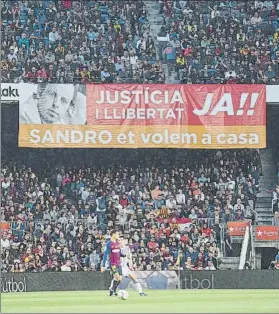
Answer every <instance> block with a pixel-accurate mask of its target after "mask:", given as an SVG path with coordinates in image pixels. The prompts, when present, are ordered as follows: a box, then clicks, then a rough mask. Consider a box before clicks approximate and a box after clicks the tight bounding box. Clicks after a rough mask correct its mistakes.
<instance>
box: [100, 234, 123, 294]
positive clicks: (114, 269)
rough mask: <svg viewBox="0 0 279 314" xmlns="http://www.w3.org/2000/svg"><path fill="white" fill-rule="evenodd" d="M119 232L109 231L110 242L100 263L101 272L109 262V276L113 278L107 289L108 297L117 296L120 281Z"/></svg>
mask: <svg viewBox="0 0 279 314" xmlns="http://www.w3.org/2000/svg"><path fill="white" fill-rule="evenodd" d="M118 239H119V232H118V231H116V230H111V232H110V241H108V242H107V244H106V248H105V251H104V258H103V261H102V267H101V272H102V273H103V272H104V271H105V270H106V262H107V261H109V265H110V270H111V274H112V276H113V278H112V281H111V285H110V287H109V295H110V296H113V295H117V293H116V290H117V287H118V286H119V284H120V282H121V280H122V268H121V260H120V254H121V253H120V243H119V241H118Z"/></svg>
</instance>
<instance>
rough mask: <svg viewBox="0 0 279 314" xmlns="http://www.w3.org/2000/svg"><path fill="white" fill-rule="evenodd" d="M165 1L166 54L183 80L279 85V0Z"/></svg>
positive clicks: (184, 81) (209, 82) (179, 77)
mask: <svg viewBox="0 0 279 314" xmlns="http://www.w3.org/2000/svg"><path fill="white" fill-rule="evenodd" d="M160 3H161V13H162V14H164V19H165V26H164V27H163V28H162V29H161V31H160V32H159V34H158V36H159V37H160V38H161V40H162V42H161V47H160V48H161V49H162V51H160V53H161V52H162V56H161V57H163V58H165V60H166V61H167V62H168V63H169V64H170V67H169V69H170V70H171V69H175V71H176V72H177V78H178V79H179V80H180V81H181V82H183V83H188V84H191V83H207V84H215V83H245V84H251V83H260V84H262V83H264V84H278V82H279V27H278V26H279V1H278V0H265V1H259V0H256V1H208V0H206V1H191V0H184V1H183V0H182V1H181V0H162V1H160ZM163 38H167V40H169V41H163Z"/></svg>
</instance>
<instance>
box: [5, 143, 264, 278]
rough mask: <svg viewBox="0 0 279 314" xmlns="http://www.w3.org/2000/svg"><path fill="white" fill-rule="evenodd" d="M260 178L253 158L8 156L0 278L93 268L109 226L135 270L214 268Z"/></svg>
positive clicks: (171, 153) (131, 153)
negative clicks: (130, 256) (118, 234)
mask: <svg viewBox="0 0 279 314" xmlns="http://www.w3.org/2000/svg"><path fill="white" fill-rule="evenodd" d="M104 157H105V158H104ZM11 160H13V161H11ZM62 161H63V164H62ZM30 165H32V168H31V167H30ZM84 165H86V167H85V166H84ZM108 165H109V167H108ZM260 175H261V163H260V156H259V153H258V151H256V150H245V149H244V150H237V151H232V150H230V151H226V150H224V151H211V150H210V151H200V150H179V149H177V150H167V149H164V150H158V149H157V150H156V149H154V150H115V149H110V150H102V149H101V150H98V149H95V150H70V151H69V150H65V149H64V150H63V149H61V150H55V153H54V151H53V150H51V149H50V150H47V151H46V150H39V149H38V150H35V151H34V150H27V149H19V151H18V152H17V153H16V154H13V155H11V154H10V153H8V151H7V152H6V153H5V159H4V160H3V163H2V170H1V194H2V205H1V206H2V207H1V217H0V218H1V226H2V228H4V227H5V226H6V227H7V230H6V231H3V232H2V237H1V257H2V264H1V270H2V271H3V272H41V271H78V270H81V271H94V270H98V269H99V268H100V261H101V260H102V252H103V248H104V245H105V243H106V241H107V239H108V237H109V231H110V230H111V229H112V228H117V229H118V230H119V231H121V233H123V234H124V235H125V237H126V238H127V240H128V243H129V246H130V248H131V250H132V253H133V265H134V269H136V270H165V269H168V270H171V269H177V268H181V269H198V270H200V269H205V270H214V269H218V267H219V266H218V259H219V258H220V248H221V246H220V245H221V239H223V238H224V239H223V240H224V242H225V246H226V251H227V255H229V254H230V252H231V251H232V245H231V241H230V237H229V236H228V235H227V234H226V235H224V234H223V233H222V232H223V231H225V224H226V222H228V221H235V220H243V219H251V220H253V211H252V208H251V207H250V206H251V204H253V201H255V199H256V191H257V188H258V184H259V177H260ZM251 201H252V203H251ZM252 206H253V205H252Z"/></svg>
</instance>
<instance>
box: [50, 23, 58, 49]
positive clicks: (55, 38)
mask: <svg viewBox="0 0 279 314" xmlns="http://www.w3.org/2000/svg"><path fill="white" fill-rule="evenodd" d="M48 39H49V43H50V44H52V45H53V44H55V43H56V41H58V40H59V34H58V32H57V30H56V27H53V28H52V31H51V32H50V33H49V34H48Z"/></svg>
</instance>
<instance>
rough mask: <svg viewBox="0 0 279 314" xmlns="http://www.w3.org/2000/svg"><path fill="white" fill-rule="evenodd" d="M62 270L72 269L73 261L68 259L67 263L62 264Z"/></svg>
mask: <svg viewBox="0 0 279 314" xmlns="http://www.w3.org/2000/svg"><path fill="white" fill-rule="evenodd" d="M61 271H72V269H71V261H70V260H67V261H66V264H65V265H63V266H61Z"/></svg>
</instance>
